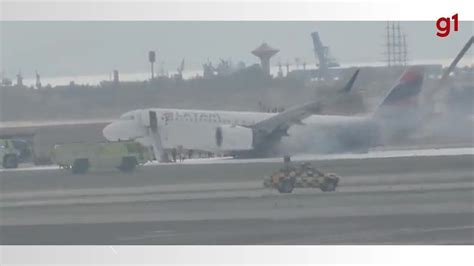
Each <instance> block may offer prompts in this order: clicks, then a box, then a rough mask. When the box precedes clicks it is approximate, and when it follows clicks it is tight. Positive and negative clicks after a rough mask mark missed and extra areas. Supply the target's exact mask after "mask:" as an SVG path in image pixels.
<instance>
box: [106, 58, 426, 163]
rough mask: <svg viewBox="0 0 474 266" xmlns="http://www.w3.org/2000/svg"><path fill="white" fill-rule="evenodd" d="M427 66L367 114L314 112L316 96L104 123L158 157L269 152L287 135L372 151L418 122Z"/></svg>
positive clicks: (112, 135) (157, 112)
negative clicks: (289, 104)
mask: <svg viewBox="0 0 474 266" xmlns="http://www.w3.org/2000/svg"><path fill="white" fill-rule="evenodd" d="M422 84H423V69H422V68H421V67H411V68H409V69H408V70H407V71H406V72H405V73H404V74H403V75H402V76H401V78H400V80H399V82H398V84H396V85H395V86H394V87H393V89H392V90H391V91H390V92H389V94H388V95H387V97H386V98H385V99H384V100H383V102H382V103H381V104H380V106H379V107H378V108H377V110H376V111H375V112H374V113H373V114H370V115H366V116H331V115H313V113H314V111H315V110H316V108H317V103H316V102H310V103H306V104H303V105H300V106H295V107H293V108H290V109H288V110H286V111H284V112H282V113H278V114H275V113H258V112H231V111H204V110H181V109H143V110H134V111H130V112H127V113H125V114H124V115H122V116H121V117H120V119H119V120H118V121H115V122H112V123H111V124H109V125H107V126H106V127H105V128H104V129H103V134H104V137H105V138H106V139H108V140H109V141H119V140H137V141H139V142H141V143H142V144H144V145H147V146H152V147H153V149H154V152H155V157H156V158H160V157H159V156H161V155H162V153H163V151H165V150H169V149H173V148H175V147H178V146H180V147H183V148H184V149H186V150H201V151H210V152H214V153H226V154H232V155H236V156H245V157H253V156H265V155H268V154H271V153H272V151H274V149H275V147H276V146H277V144H278V143H280V141H281V140H282V138H283V137H286V136H288V137H287V139H286V141H287V142H289V143H291V142H294V143H298V142H299V141H302V140H303V139H305V141H304V143H306V145H308V144H310V145H314V146H316V147H318V146H326V147H325V148H327V151H326V152H334V151H341V150H345V151H367V150H368V149H369V147H371V146H373V145H375V144H377V143H378V142H379V139H380V136H381V133H380V132H381V131H383V134H384V135H386V134H387V133H389V134H392V135H406V134H408V133H410V132H412V131H414V129H415V128H416V125H417V124H418V122H419V121H418V116H417V98H418V95H419V93H420V91H421V87H422Z"/></svg>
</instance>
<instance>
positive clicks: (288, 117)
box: [252, 69, 359, 138]
mask: <svg viewBox="0 0 474 266" xmlns="http://www.w3.org/2000/svg"><path fill="white" fill-rule="evenodd" d="M358 74H359V69H357V70H356V71H355V73H354V74H353V75H352V77H351V78H350V79H349V81H348V82H347V83H346V85H345V86H344V87H343V88H342V90H341V91H344V92H349V91H350V90H351V88H352V87H353V85H354V83H355V80H356V78H357V75H358ZM320 110H321V106H320V103H319V102H316V101H313V102H308V103H305V104H303V105H298V106H294V107H292V108H290V109H288V110H285V111H284V112H281V113H279V114H277V115H275V116H272V117H270V118H268V119H265V120H263V121H260V122H258V123H256V124H255V125H253V126H252V129H253V130H254V132H255V133H256V137H257V138H264V137H266V136H268V135H272V134H275V133H279V134H281V135H287V132H286V131H287V130H288V129H289V128H290V127H291V126H292V125H302V124H303V122H302V120H303V119H305V118H307V117H309V116H311V115H313V114H316V113H318V112H319V111H320Z"/></svg>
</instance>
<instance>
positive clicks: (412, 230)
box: [401, 225, 474, 233]
mask: <svg viewBox="0 0 474 266" xmlns="http://www.w3.org/2000/svg"><path fill="white" fill-rule="evenodd" d="M459 230H474V225H461V226H451V227H435V228H420V229H415V228H405V229H401V231H406V232H410V233H430V232H438V231H459Z"/></svg>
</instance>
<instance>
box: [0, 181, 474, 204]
mask: <svg viewBox="0 0 474 266" xmlns="http://www.w3.org/2000/svg"><path fill="white" fill-rule="evenodd" d="M452 189H474V182H451V183H432V184H426V183H425V184H398V185H371V186H347V187H340V188H338V191H337V192H334V193H331V194H335V195H337V194H340V193H368V192H369V193H370V192H405V191H430V190H452ZM292 195H314V196H317V195H320V196H322V195H323V192H319V191H315V189H298V190H295V192H294V193H293V194H289V195H281V194H278V193H277V192H275V191H272V190H270V189H263V188H253V189H250V190H249V189H242V190H227V191H219V190H216V191H213V192H212V193H210V192H209V191H208V192H199V191H195V192H188V193H168V194H159V193H158V194H148V195H147V194H144V195H140V194H138V195H134V194H131V195H126V194H125V195H119V196H117V195H100V196H90V197H69V198H45V199H26V200H22V199H20V200H11V201H5V200H4V199H2V202H0V208H6V207H25V206H50V205H63V206H64V205H77V204H110V203H131V202H164V201H181V200H205V199H210V200H212V199H230V198H262V197H268V196H272V197H292ZM324 195H326V194H324Z"/></svg>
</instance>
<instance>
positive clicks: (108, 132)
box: [102, 121, 143, 141]
mask: <svg viewBox="0 0 474 266" xmlns="http://www.w3.org/2000/svg"><path fill="white" fill-rule="evenodd" d="M102 134H103V135H104V137H105V138H106V139H107V140H108V141H119V140H132V139H136V138H139V137H143V132H142V130H140V127H139V126H138V125H137V124H135V123H134V122H132V121H116V122H112V123H110V124H108V125H107V126H105V127H104V129H102Z"/></svg>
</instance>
